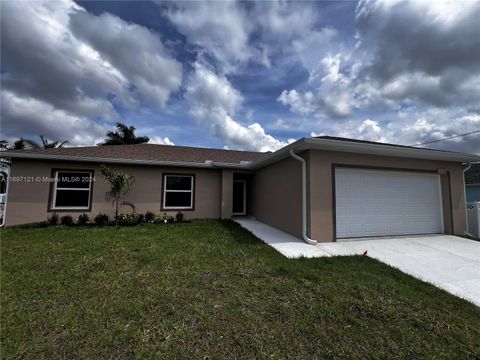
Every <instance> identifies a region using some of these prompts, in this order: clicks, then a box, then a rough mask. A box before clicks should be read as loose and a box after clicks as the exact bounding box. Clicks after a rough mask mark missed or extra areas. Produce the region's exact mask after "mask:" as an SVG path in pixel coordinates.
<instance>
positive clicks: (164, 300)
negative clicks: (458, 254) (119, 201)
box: [1, 220, 480, 359]
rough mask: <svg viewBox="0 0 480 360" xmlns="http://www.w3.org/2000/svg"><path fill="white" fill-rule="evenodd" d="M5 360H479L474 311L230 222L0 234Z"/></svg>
mask: <svg viewBox="0 0 480 360" xmlns="http://www.w3.org/2000/svg"><path fill="white" fill-rule="evenodd" d="M1 342H2V343H1V356H2V358H5V359H7V358H8V359H12V358H18V359H58V358H64V359H74V358H85V359H99V358H115V359H119V358H120V359H124V358H128V359H130V358H139V359H148V358H152V359H158V358H172V359H173V358H188V359H201V358H208V359H233V358H249V359H253V358H269V359H284V358H297V359H313V358H324V359H328V358H339V359H341V358H392V357H393V358H405V359H414V358H433V357H435V358H450V359H453V358H454V359H467V358H471V359H474V358H477V359H478V358H479V357H480V309H479V308H477V307H475V306H474V305H472V304H470V303H468V302H466V301H463V300H461V299H458V298H456V297H454V296H451V295H449V294H448V293H446V292H444V291H442V290H439V289H437V288H435V287H433V286H430V285H428V284H425V283H422V282H420V281H418V280H416V279H414V278H412V277H410V276H408V275H405V274H403V273H401V272H399V271H397V270H395V269H393V268H390V267H388V266H386V265H383V264H381V263H379V262H377V261H375V260H372V259H370V258H368V257H338V258H323V259H300V260H287V259H286V258H284V257H283V256H281V255H280V254H279V253H277V252H276V251H274V250H273V249H272V248H270V247H269V246H267V245H265V244H263V243H262V242H261V241H259V240H258V239H256V238H255V237H253V236H252V235H251V234H250V233H248V232H247V231H245V230H243V229H242V228H240V227H239V226H238V225H236V224H235V223H233V222H229V221H227V222H220V221H213V220H212V221H194V222H192V223H187V224H175V225H141V226H137V227H130V228H118V229H116V228H113V227H110V228H65V227H58V228H44V229H24V228H18V227H17V228H7V229H4V230H2V232H1Z"/></svg>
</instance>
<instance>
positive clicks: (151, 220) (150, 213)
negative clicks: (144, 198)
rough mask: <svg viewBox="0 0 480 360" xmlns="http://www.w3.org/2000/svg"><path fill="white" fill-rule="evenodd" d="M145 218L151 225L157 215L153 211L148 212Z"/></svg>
mask: <svg viewBox="0 0 480 360" xmlns="http://www.w3.org/2000/svg"><path fill="white" fill-rule="evenodd" d="M144 218H145V221H146V222H148V223H151V222H153V219H155V214H154V213H153V212H151V211H147V212H146V213H145V216H144Z"/></svg>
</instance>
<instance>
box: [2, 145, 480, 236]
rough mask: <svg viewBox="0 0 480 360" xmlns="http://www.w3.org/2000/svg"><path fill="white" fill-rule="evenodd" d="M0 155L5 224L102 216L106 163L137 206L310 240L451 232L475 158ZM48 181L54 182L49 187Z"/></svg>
mask: <svg viewBox="0 0 480 360" xmlns="http://www.w3.org/2000/svg"><path fill="white" fill-rule="evenodd" d="M296 154H298V155H300V157H298V156H297V155H296ZM2 156H3V157H7V158H10V160H11V161H12V168H11V177H12V178H11V180H12V181H11V183H10V187H9V195H8V196H9V198H8V209H7V210H8V211H7V216H6V224H7V225H13V224H21V223H29V222H34V221H41V220H45V219H46V218H47V216H48V215H50V214H51V213H52V212H57V213H59V214H72V215H78V214H80V213H83V212H85V213H87V214H89V215H90V216H94V215H96V214H98V213H100V212H103V213H108V214H110V215H112V206H111V203H110V202H108V201H106V200H105V192H106V191H107V189H108V186H107V184H106V183H105V182H104V180H103V179H102V177H101V176H100V165H101V164H107V165H109V166H110V167H111V168H113V169H116V170H121V171H124V172H128V173H129V174H132V175H134V176H135V178H136V183H135V185H134V187H133V189H132V190H131V192H130V193H129V195H128V200H129V201H131V202H133V203H134V204H135V205H136V208H137V211H138V212H146V211H153V212H156V213H158V212H168V213H172V214H174V213H175V212H177V211H178V210H181V211H182V212H184V214H185V216H186V218H189V219H193V218H231V217H232V216H234V215H250V216H253V217H255V218H256V219H257V220H259V221H262V222H264V223H266V224H269V225H271V226H273V227H276V228H278V229H280V230H283V231H286V232H288V233H290V234H293V235H295V236H298V237H302V236H303V235H304V233H306V235H308V236H309V237H310V238H312V239H315V240H318V241H322V242H329V241H335V240H336V239H342V238H356V237H365V236H389V235H407V234H429V233H446V234H457V235H463V234H464V233H465V227H466V225H465V222H466V219H465V196H464V186H463V176H464V175H463V169H464V165H465V164H466V163H469V162H475V161H479V160H480V157H479V156H477V155H470V154H464V153H456V152H448V151H438V150H430V149H421V148H414V147H407V146H398V145H389V144H381V143H374V142H368V141H358V140H349V139H343V138H334V137H318V138H305V139H301V140H298V141H296V142H294V143H292V144H290V145H288V146H286V147H284V148H282V149H280V150H278V151H276V152H273V153H255V152H242V151H230V150H216V149H204V148H193V147H183V146H164V145H149V144H142V145H118V146H96V147H83V148H60V149H42V150H35V151H33V150H20V151H7V152H3V153H2ZM302 163H304V164H305V173H304V174H305V175H304V177H303V175H302V174H303V171H302ZM50 177H52V178H55V179H58V181H53V182H49V181H48V179H49V178H50ZM90 178H92V179H94V181H92V182H89V179H90ZM77 180H80V181H77ZM302 180H303V181H302ZM302 184H304V187H303V185H302ZM303 189H305V192H304V193H305V201H303V191H302V190H303ZM303 204H305V209H303V208H302V206H303ZM125 210H126V209H125Z"/></svg>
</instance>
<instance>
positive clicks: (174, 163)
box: [2, 151, 249, 169]
mask: <svg viewBox="0 0 480 360" xmlns="http://www.w3.org/2000/svg"><path fill="white" fill-rule="evenodd" d="M2 157H5V158H11V159H38V160H53V161H76V162H90V163H105V164H126V165H147V166H172V167H173V166H174V167H190V168H191V167H194V168H232V169H248V166H249V164H235V163H225V162H218V161H214V162H204V163H198V162H183V161H158V160H135V159H115V158H99V157H84V156H63V155H45V154H25V153H12V152H8V151H4V152H2Z"/></svg>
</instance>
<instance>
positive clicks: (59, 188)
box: [51, 170, 93, 210]
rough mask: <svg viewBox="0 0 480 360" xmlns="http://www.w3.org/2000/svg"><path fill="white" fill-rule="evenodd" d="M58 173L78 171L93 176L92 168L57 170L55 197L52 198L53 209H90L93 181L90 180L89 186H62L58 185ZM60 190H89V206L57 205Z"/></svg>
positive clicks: (54, 184) (54, 187) (54, 185)
mask: <svg viewBox="0 0 480 360" xmlns="http://www.w3.org/2000/svg"><path fill="white" fill-rule="evenodd" d="M58 173H70V174H78V173H88V174H90V175H89V176H90V177H93V171H90V170H55V178H54V182H53V199H52V207H51V209H52V210H89V209H90V201H91V195H92V193H91V191H92V181H90V182H89V186H88V188H78V189H76V188H62V187H58ZM58 190H68V191H88V203H87V206H86V207H85V206H55V204H56V203H57V191H58Z"/></svg>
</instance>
